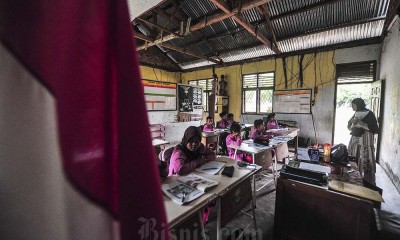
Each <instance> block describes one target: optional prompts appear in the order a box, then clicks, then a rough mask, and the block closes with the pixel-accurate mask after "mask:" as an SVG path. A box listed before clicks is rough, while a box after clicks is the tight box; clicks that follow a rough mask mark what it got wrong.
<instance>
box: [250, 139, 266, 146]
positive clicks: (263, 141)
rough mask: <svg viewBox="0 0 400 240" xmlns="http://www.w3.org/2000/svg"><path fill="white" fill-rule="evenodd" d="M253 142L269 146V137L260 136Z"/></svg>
mask: <svg viewBox="0 0 400 240" xmlns="http://www.w3.org/2000/svg"><path fill="white" fill-rule="evenodd" d="M253 142H254V143H257V144H261V145H264V146H269V139H259V138H257V139H254V141H253Z"/></svg>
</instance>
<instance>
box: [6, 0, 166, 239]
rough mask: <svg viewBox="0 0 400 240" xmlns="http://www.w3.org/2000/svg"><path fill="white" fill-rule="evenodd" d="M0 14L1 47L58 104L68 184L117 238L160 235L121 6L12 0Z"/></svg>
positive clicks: (115, 1)
mask: <svg viewBox="0 0 400 240" xmlns="http://www.w3.org/2000/svg"><path fill="white" fill-rule="evenodd" d="M0 11H1V12H0V37H1V40H2V43H3V44H4V45H5V46H6V47H8V49H9V50H10V51H11V52H13V53H14V55H15V56H16V57H17V58H18V59H19V60H20V61H21V63H23V64H24V65H25V67H26V68H27V69H28V70H30V71H31V73H32V74H34V75H35V76H36V77H37V79H39V80H40V81H41V82H42V84H43V85H45V86H46V87H47V88H48V89H49V90H50V91H51V92H52V94H53V95H54V97H55V98H56V101H57V119H58V132H59V141H60V145H61V151H62V159H63V167H64V171H65V173H66V176H67V178H68V179H69V180H70V182H71V183H72V184H73V185H74V186H75V187H76V188H77V189H79V190H80V191H81V192H82V193H83V194H84V195H85V196H86V197H88V198H90V199H92V200H93V201H94V202H96V203H98V204H100V205H102V206H103V207H104V208H105V209H107V210H108V211H109V212H110V213H111V214H113V215H114V216H116V217H118V218H119V219H120V221H121V234H122V239H144V238H150V237H151V238H152V239H153V238H154V237H156V235H159V234H161V233H164V234H165V228H167V226H166V225H165V222H166V218H165V212H164V207H163V202H162V196H161V191H160V182H159V178H158V172H157V168H156V162H155V159H154V152H153V149H152V145H151V137H150V133H149V129H148V119H147V112H146V109H145V102H144V95H143V89H142V87H141V81H140V74H139V70H138V63H137V59H136V55H135V49H134V43H133V38H132V29H131V25H130V22H129V17H128V10H127V4H126V2H125V1H123V0H95V1H94V0H88V1H78V0H69V1H64V0H62V1H61V0H53V1H40V0H30V1H26V0H13V1H3V2H2V8H1V9H0ZM144 226H146V227H147V229H144ZM146 234H147V235H146ZM148 234H153V235H152V236H151V235H148ZM160 237H161V236H160ZM162 237H163V238H164V237H165V236H162ZM164 239H165V238H164Z"/></svg>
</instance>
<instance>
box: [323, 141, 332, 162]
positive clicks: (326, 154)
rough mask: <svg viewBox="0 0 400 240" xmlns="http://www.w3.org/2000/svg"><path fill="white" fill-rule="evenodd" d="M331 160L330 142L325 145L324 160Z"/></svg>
mask: <svg viewBox="0 0 400 240" xmlns="http://www.w3.org/2000/svg"><path fill="white" fill-rule="evenodd" d="M330 161H331V145H330V144H329V143H325V145H324V162H330Z"/></svg>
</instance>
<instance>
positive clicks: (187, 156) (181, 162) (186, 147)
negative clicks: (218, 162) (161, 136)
mask: <svg viewBox="0 0 400 240" xmlns="http://www.w3.org/2000/svg"><path fill="white" fill-rule="evenodd" d="M215 157H216V155H215V153H214V152H213V151H212V150H211V149H209V148H207V147H205V146H204V145H203V144H202V143H201V131H200V129H199V128H198V127H194V126H190V127H188V128H187V129H186V130H185V133H184V135H183V138H182V142H181V143H180V144H178V145H177V146H176V147H175V149H174V151H173V152H172V155H171V160H170V163H169V173H168V176H171V175H184V174H186V173H189V172H191V171H193V170H194V169H195V168H197V167H198V166H200V165H202V164H204V163H206V162H209V161H213V160H215Z"/></svg>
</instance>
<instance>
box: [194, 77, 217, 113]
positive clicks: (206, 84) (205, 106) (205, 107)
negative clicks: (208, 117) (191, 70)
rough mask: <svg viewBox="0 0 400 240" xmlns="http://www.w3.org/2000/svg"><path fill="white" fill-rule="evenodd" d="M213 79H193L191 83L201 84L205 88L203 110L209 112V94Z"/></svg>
mask: <svg viewBox="0 0 400 240" xmlns="http://www.w3.org/2000/svg"><path fill="white" fill-rule="evenodd" d="M212 81H213V79H212V78H210V79H202V80H191V81H189V84H190V85H196V86H201V87H202V88H203V110H204V111H205V112H208V96H210V94H211V89H212Z"/></svg>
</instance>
